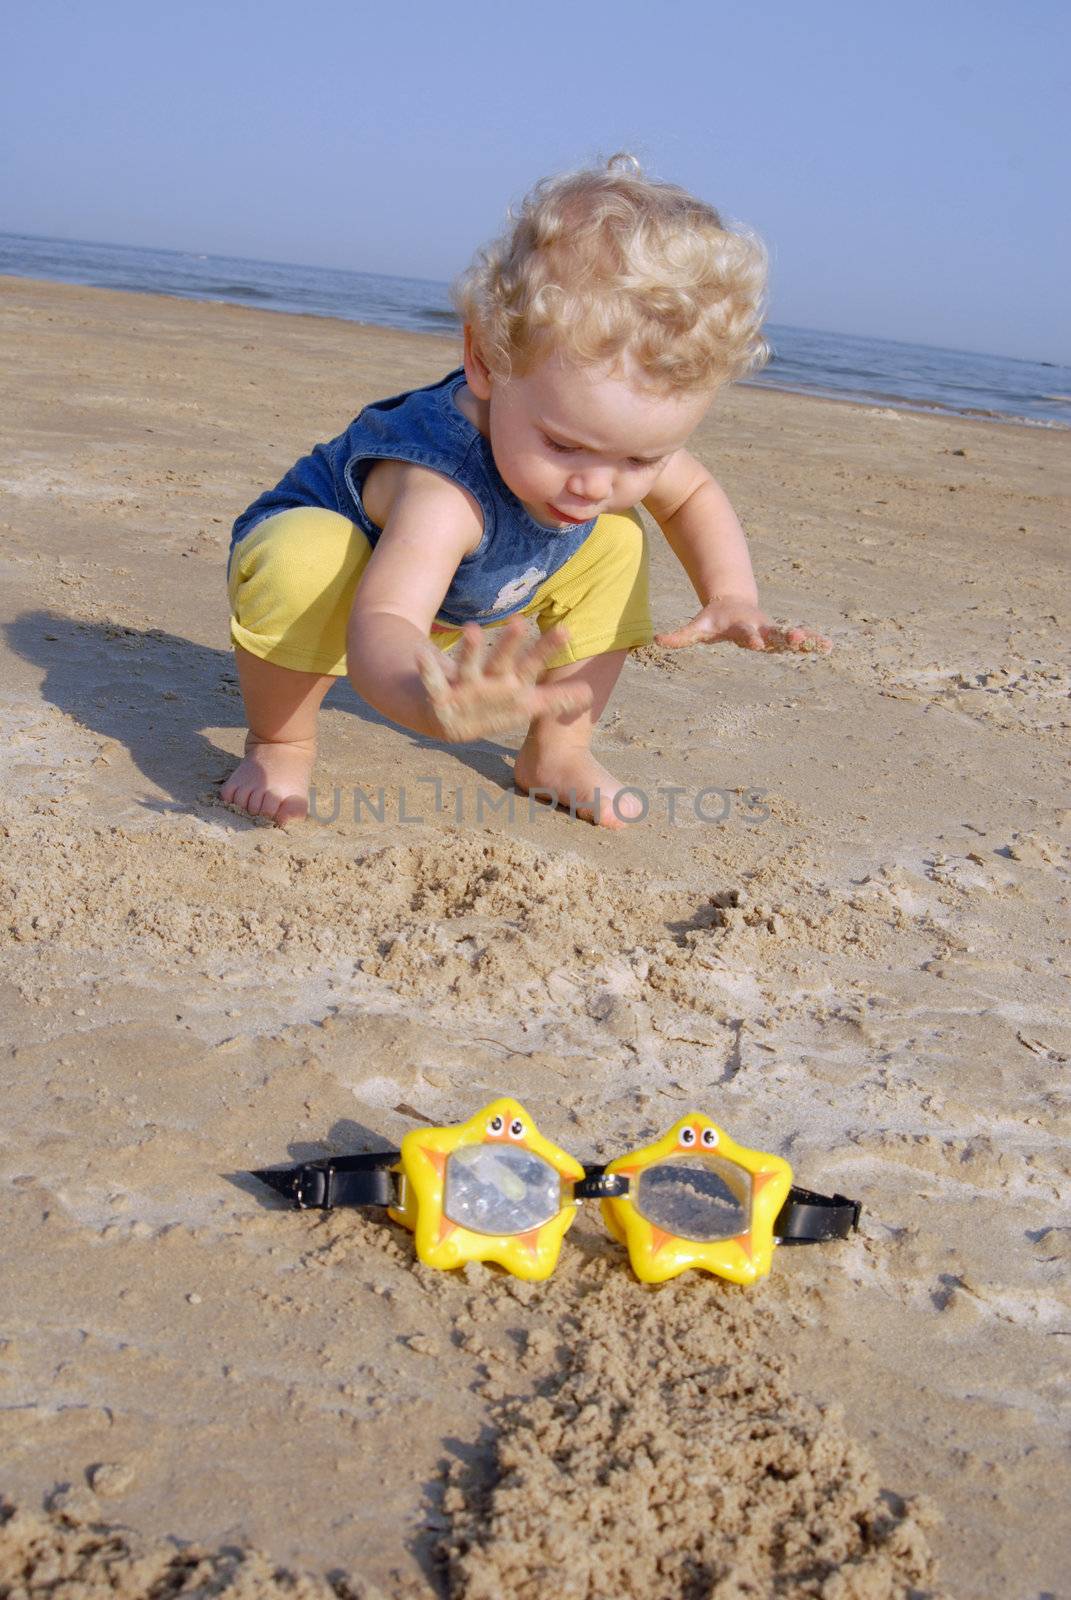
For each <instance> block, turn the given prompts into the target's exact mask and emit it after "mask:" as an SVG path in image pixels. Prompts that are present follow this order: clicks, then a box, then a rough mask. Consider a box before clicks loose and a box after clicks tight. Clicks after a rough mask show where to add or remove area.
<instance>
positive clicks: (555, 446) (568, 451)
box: [543, 434, 576, 456]
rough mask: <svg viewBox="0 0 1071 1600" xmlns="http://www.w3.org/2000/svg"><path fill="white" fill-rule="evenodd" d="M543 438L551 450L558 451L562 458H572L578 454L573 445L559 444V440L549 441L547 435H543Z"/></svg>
mask: <svg viewBox="0 0 1071 1600" xmlns="http://www.w3.org/2000/svg"><path fill="white" fill-rule="evenodd" d="M543 438H544V440H545V441H546V443H547V444H548V445H549V446H550V448H551V449H552V450H556V451H557V452H558V454H559V455H560V456H571V455H575V453H576V452H575V451H574V449H573V446H572V445H571V444H559V443H558V441H557V439H548V438H547V436H546V434H544V435H543Z"/></svg>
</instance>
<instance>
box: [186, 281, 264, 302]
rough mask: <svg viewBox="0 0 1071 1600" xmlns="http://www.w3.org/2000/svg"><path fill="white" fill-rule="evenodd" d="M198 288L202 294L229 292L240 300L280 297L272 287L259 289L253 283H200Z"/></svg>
mask: <svg viewBox="0 0 1071 1600" xmlns="http://www.w3.org/2000/svg"><path fill="white" fill-rule="evenodd" d="M197 289H198V292H199V293H201V294H213V295H214V294H228V295H234V296H235V298H236V299H239V300H276V299H278V296H277V295H276V294H275V293H273V291H272V290H271V289H257V288H256V287H255V286H254V285H253V284H251V283H203V284H202V283H199V284H198V285H197Z"/></svg>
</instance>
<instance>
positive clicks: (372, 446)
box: [231, 367, 595, 627]
mask: <svg viewBox="0 0 1071 1600" xmlns="http://www.w3.org/2000/svg"><path fill="white" fill-rule="evenodd" d="M464 381H465V374H464V371H463V370H462V369H461V368H460V367H458V368H457V369H456V370H455V371H453V372H449V373H447V375H446V377H445V378H440V380H439V382H438V383H432V384H429V385H428V387H427V388H426V389H411V390H410V391H409V392H408V393H406V394H398V395H395V396H394V397H393V398H392V399H390V400H377V401H375V402H374V403H373V404H372V405H370V406H365V408H364V410H363V411H362V412H361V414H360V416H359V417H357V418H355V420H354V421H353V422H351V423H350V425H349V427H348V428H347V429H346V431H345V433H342V434H339V436H338V438H337V439H332V440H331V442H330V443H329V444H318V445H316V446H315V447H314V448H313V450H312V452H311V454H310V455H307V456H302V458H301V460H300V461H298V462H297V463H296V464H295V465H294V466H292V467H291V468H290V471H289V472H288V473H287V474H286V477H285V478H283V479H282V480H281V482H279V483H278V484H276V486H275V488H274V489H269V490H267V492H266V493H264V494H262V495H261V496H260V498H259V499H258V500H254V502H253V504H252V505H251V506H249V507H248V508H247V510H245V511H243V512H242V514H241V516H240V517H239V518H238V519H237V521H236V522H235V524H234V528H233V531H232V534H231V551H232V553H233V551H234V547H235V546H236V545H237V543H238V541H239V540H240V539H242V538H244V536H245V535H246V534H247V533H249V531H250V530H251V529H252V528H254V527H256V525H257V523H258V522H262V521H263V520H264V518H265V517H270V516H272V515H273V514H274V513H275V512H277V511H285V510H286V509H287V508H288V507H290V506H325V507H326V508H327V509H328V510H329V511H339V512H341V513H342V515H343V516H344V517H348V518H349V520H350V521H351V522H355V523H356V524H357V526H358V527H359V528H360V529H361V530H362V532H363V533H364V534H365V535H366V536H367V538H368V542H369V544H371V545H372V546H373V547H374V546H375V543H376V540H377V539H378V538H379V536H380V533H381V532H382V529H380V528H378V527H377V526H376V524H375V523H374V522H373V521H372V520H371V518H370V517H369V516H368V513H367V512H366V511H365V509H364V505H363V504H362V501H361V489H362V487H363V484H364V480H365V477H366V476H367V474H368V470H369V468H370V467H371V465H372V463H373V462H374V461H412V462H415V463H416V464H417V465H418V466H422V467H430V468H431V469H432V470H433V471H434V472H441V473H442V474H443V476H444V477H447V478H452V479H453V480H454V482H455V483H460V484H461V485H462V486H463V487H464V488H466V489H467V490H468V491H469V493H470V494H471V495H472V496H473V497H474V498H475V500H476V501H477V503H478V505H479V506H480V509H481V510H482V512H483V537H482V539H481V540H480V542H479V544H478V545H477V547H476V549H475V550H474V551H473V552H472V554H471V555H467V556H464V557H463V558H462V561H461V563H460V565H459V566H458V568H457V571H456V572H455V573H454V576H453V579H452V581H451V584H450V587H449V589H448V590H447V591H446V595H445V596H444V598H443V602H442V605H441V606H440V607H439V611H438V616H437V619H436V620H437V621H439V622H440V623H444V624H447V625H449V626H452V627H460V626H461V625H462V623H465V622H483V623H486V622H493V621H497V620H498V619H499V618H501V617H508V616H509V615H510V614H511V613H512V612H514V611H520V610H521V609H522V607H523V606H524V605H525V604H526V603H527V601H528V599H529V598H530V596H531V594H532V591H533V590H534V589H536V588H537V587H538V586H539V584H541V583H543V582H544V580H545V579H547V578H549V577H550V576H551V574H552V573H554V572H557V570H558V568H559V567H562V566H564V565H565V563H566V562H567V561H568V560H569V558H570V556H573V555H575V554H576V552H577V551H578V550H579V548H580V546H581V545H582V544H583V543H584V540H585V539H586V538H587V537H588V534H589V533H590V532H591V530H592V529H593V528H594V526H595V523H594V521H591V522H584V523H580V524H579V525H578V526H576V527H569V528H561V529H558V528H544V527H543V526H542V525H541V524H540V523H538V522H537V521H536V520H535V518H534V517H532V516H529V514H528V512H527V511H526V510H525V509H524V507H523V505H522V504H521V502H520V501H519V500H518V499H517V497H516V495H515V494H513V493H511V491H510V490H509V489H507V488H506V485H505V484H504V483H503V482H502V479H501V477H500V476H499V473H498V468H497V467H496V466H495V462H494V457H493V456H492V454H491V445H490V442H489V441H488V440H487V439H485V438H484V436H483V434H482V433H481V432H480V430H479V429H478V428H476V427H474V426H473V424H472V423H471V422H470V421H469V420H468V418H467V417H465V416H463V415H462V413H461V412H460V411H459V410H458V408H457V405H456V404H455V398H454V397H455V396H456V394H457V391H458V390H459V389H460V387H461V385H462V384H463V383H464ZM434 537H435V530H434V528H433V527H429V528H428V538H429V539H433V538H434Z"/></svg>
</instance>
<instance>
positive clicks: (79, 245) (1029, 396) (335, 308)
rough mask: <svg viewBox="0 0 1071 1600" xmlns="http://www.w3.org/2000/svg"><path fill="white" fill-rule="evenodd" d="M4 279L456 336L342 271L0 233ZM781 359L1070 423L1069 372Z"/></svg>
mask: <svg viewBox="0 0 1071 1600" xmlns="http://www.w3.org/2000/svg"><path fill="white" fill-rule="evenodd" d="M0 274H8V275H15V276H18V277H24V278H49V279H53V280H55V281H56V282H59V283H81V284H89V285H93V286H95V287H98V288H103V289H127V290H132V291H133V292H134V293H141V294H170V295H178V296H179V297H180V298H182V299H185V300H222V301H226V302H228V303H230V304H232V305H243V306H255V307H257V308H258V309H259V310H261V311H287V312H301V313H303V314H304V315H306V316H314V317H341V318H342V319H343V320H344V321H347V322H372V323H378V324H380V325H381V326H383V327H388V328H408V329H411V330H414V331H415V332H418V333H453V332H456V331H457V329H458V321H457V318H456V316H455V314H454V312H453V310H452V308H451V305H450V291H449V286H448V285H447V284H445V283H437V282H434V281H431V280H427V279H423V278H395V277H386V276H383V275H381V274H378V273H371V272H350V271H346V270H343V269H342V268H337V267H307V266H300V265H292V264H289V263H284V262H280V261H254V260H247V259H246V258H244V257H242V256H214V255H198V254H195V253H193V252H187V251H182V250H150V249H146V248H142V247H140V246H135V245H118V244H93V243H89V242H86V241H84V240H79V239H47V238H39V237H36V236H33V235H29V234H21V233H0ZM765 332H766V335H767V338H768V340H769V342H770V344H771V345H772V347H773V358H772V360H771V361H770V362H769V364H768V365H767V366H766V367H765V369H764V370H763V371H762V372H761V373H759V374H758V375H757V376H756V377H753V378H749V379H747V380H746V381H747V382H748V383H751V384H756V385H759V386H760V387H763V388H770V389H788V390H792V391H794V392H796V393H799V394H815V395H824V396H826V397H827V398H830V399H834V400H848V401H855V402H857V403H859V404H862V405H868V406H879V407H886V406H887V407H889V408H891V409H893V410H906V411H932V412H944V413H954V414H955V415H958V416H966V417H988V418H990V419H992V420H994V421H998V422H1018V423H1030V424H1033V425H1034V426H1036V427H1045V428H1060V427H1063V428H1066V427H1071V367H1068V366H1065V365H1061V364H1060V363H1057V362H1049V361H1018V360H1014V359H1013V358H1011V357H1009V356H989V355H979V354H977V353H976V352H971V351H962V350H942V349H938V348H936V347H935V346H931V345H916V344H902V343H900V342H899V341H896V340H892V339H869V338H860V337H859V336H858V335H855V334H846V333H825V332H818V331H817V330H815V329H813V328H792V327H785V326H781V325H778V324H776V323H773V324H767V326H766V330H765Z"/></svg>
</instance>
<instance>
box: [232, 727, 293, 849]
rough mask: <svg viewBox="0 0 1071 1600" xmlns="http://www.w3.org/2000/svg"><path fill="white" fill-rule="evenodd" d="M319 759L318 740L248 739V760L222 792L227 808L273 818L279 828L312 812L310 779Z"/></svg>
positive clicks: (246, 742) (235, 771) (248, 735)
mask: <svg viewBox="0 0 1071 1600" xmlns="http://www.w3.org/2000/svg"><path fill="white" fill-rule="evenodd" d="M315 759H316V741H315V739H294V740H291V741H290V742H289V743H284V742H280V743H278V744H269V743H267V742H266V741H265V740H263V739H255V738H254V737H253V735H252V734H251V733H247V734H246V736H245V760H244V761H242V762H240V763H239V765H238V766H237V767H235V769H234V771H233V772H232V773H231V775H230V777H229V778H228V779H227V781H226V783H225V784H224V785H223V787H222V789H221V790H220V799H221V800H222V801H223V802H224V804H225V805H229V806H238V807H239V808H240V809H241V810H242V811H248V812H249V815H250V816H251V817H274V819H275V824H276V826H277V827H279V828H285V826H286V824H287V823H288V822H296V821H297V820H298V819H299V818H300V817H305V816H308V812H309V779H310V778H311V777H312V764H313V762H314V761H315Z"/></svg>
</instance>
